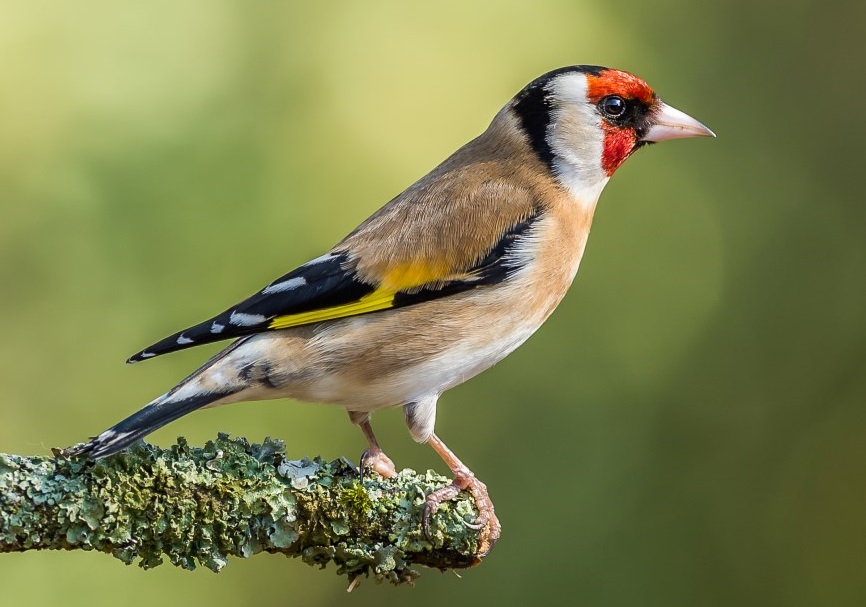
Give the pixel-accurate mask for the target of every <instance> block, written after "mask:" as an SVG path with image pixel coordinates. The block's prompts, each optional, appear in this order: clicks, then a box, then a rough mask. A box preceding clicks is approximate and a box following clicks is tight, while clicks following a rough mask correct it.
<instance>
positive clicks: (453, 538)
mask: <svg viewBox="0 0 866 607" xmlns="http://www.w3.org/2000/svg"><path fill="white" fill-rule="evenodd" d="M447 482H448V480H447V479H446V478H444V477H442V476H439V475H437V474H435V473H432V472H427V473H424V474H418V473H416V472H413V471H411V470H404V471H403V472H401V473H400V474H399V475H398V476H397V478H395V479H383V478H380V477H378V476H377V475H372V476H369V475H368V476H366V477H365V478H364V479H363V480H362V479H360V478H359V475H358V472H357V470H356V469H355V468H354V466H352V465H351V464H349V463H348V462H346V461H345V460H336V461H332V462H325V461H323V460H321V459H318V458H316V459H312V460H310V459H302V460H289V459H287V458H286V457H285V454H284V448H283V443H282V441H278V440H271V439H265V441H264V442H263V443H262V444H250V443H249V442H247V441H246V440H245V439H230V438H229V437H228V436H227V435H223V434H221V435H219V436H218V437H217V438H216V439H215V440H212V441H208V442H207V443H206V444H205V446H204V447H201V448H195V447H190V446H189V445H188V444H187V443H186V441H185V440H183V439H179V440H178V443H177V444H176V445H173V446H172V447H170V448H168V449H159V448H157V447H153V446H150V445H144V444H140V445H137V446H135V447H133V448H131V449H129V450H127V451H125V452H123V453H120V454H117V455H115V456H112V457H108V458H105V459H102V460H99V461H98V462H96V463H88V462H85V461H83V460H76V459H66V458H64V457H62V456H55V457H22V456H17V455H6V454H0V552H15V551H23V550H41V549H62V550H75V549H83V550H97V551H100V552H105V553H107V554H111V555H112V556H114V557H116V558H118V559H120V560H121V561H123V562H124V563H127V564H131V563H133V562H136V561H137V562H138V564H139V565H140V566H141V567H143V568H145V569H149V568H151V567H156V566H157V565H160V564H162V563H163V561H164V560H165V559H166V558H167V559H168V561H169V562H171V563H172V564H174V565H176V566H178V567H183V568H184V569H195V568H196V567H197V566H204V567H206V568H208V569H210V570H212V571H220V570H221V569H222V568H223V567H225V565H226V564H227V563H228V560H229V557H241V558H246V557H250V556H252V555H254V554H258V553H260V552H273V553H281V554H285V555H287V556H293V557H300V558H301V560H302V561H304V562H306V563H308V564H310V565H316V566H321V567H324V566H325V565H327V564H328V563H331V562H333V563H334V564H335V565H336V567H337V572H338V573H340V574H343V575H346V576H348V577H349V578H350V580H353V582H352V583H353V584H354V583H355V581H357V580H358V579H360V578H361V577H373V578H374V579H375V580H377V581H390V582H392V583H395V584H399V583H404V582H412V581H414V579H415V578H417V576H418V569H417V567H418V566H419V565H425V566H430V567H437V568H440V569H450V568H459V567H467V566H471V565H474V564H476V563H477V562H478V560H479V556H478V548H479V537H478V532H477V531H474V530H472V529H470V528H469V527H467V526H466V524H465V523H466V522H467V521H472V520H474V518H475V516H476V512H475V509H474V503H473V502H472V500H471V499H470V498H468V497H463V496H461V499H460V500H458V501H455V502H451V503H449V504H446V505H443V507H442V508H441V509H440V511H439V512H438V513H437V514H436V515H435V516H434V517H433V519H432V521H431V538H430V539H429V540H428V538H426V537H425V536H424V534H423V533H422V531H421V525H420V517H421V512H422V509H423V505H424V496H425V495H427V494H428V493H429V492H430V491H433V490H435V489H438V488H440V487H442V486H444V485H445V484H446V483H447Z"/></svg>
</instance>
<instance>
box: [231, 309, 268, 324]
mask: <svg viewBox="0 0 866 607" xmlns="http://www.w3.org/2000/svg"><path fill="white" fill-rule="evenodd" d="M266 320H267V318H266V317H264V316H262V315H261V314H244V313H243V312H232V314H231V316H229V322H230V323H231V324H233V325H235V326H236V327H251V326H253V325H260V324H262V323H263V322H265V321H266Z"/></svg>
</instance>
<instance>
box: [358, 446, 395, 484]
mask: <svg viewBox="0 0 866 607" xmlns="http://www.w3.org/2000/svg"><path fill="white" fill-rule="evenodd" d="M367 470H373V471H374V472H376V473H377V474H378V475H379V476H381V477H383V478H394V477H395V476H397V468H396V467H395V466H394V462H392V461H391V458H390V457H388V456H387V455H385V452H384V451H382V450H381V449H377V448H374V447H371V448H369V449H367V450H366V451H364V454H363V455H361V478H363V477H364V473H365V472H366V471H367Z"/></svg>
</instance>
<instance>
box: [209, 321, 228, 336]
mask: <svg viewBox="0 0 866 607" xmlns="http://www.w3.org/2000/svg"><path fill="white" fill-rule="evenodd" d="M225 328H226V326H225V325H221V324H219V323H218V322H217V321H213V324H212V325H211V326H210V332H211V333H222V332H223V329H225Z"/></svg>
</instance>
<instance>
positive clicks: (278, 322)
mask: <svg viewBox="0 0 866 607" xmlns="http://www.w3.org/2000/svg"><path fill="white" fill-rule="evenodd" d="M394 295H395V293H394V292H393V291H385V290H377V291H373V292H372V293H370V294H369V295H365V296H364V297H362V298H361V299H359V300H358V301H353V302H352V303H348V304H343V305H341V306H332V307H330V308H322V309H321V310H310V311H309V312H300V313H298V314H288V315H286V316H277V317H276V318H274V319H273V320H272V321H271V322H270V324H269V325H268V329H288V328H289V327H297V326H300V325H309V324H311V323H314V322H322V321H324V320H334V319H335V318H346V317H347V316H357V315H358V314H366V313H367V312H376V311H378V310H387V309H388V308H391V307H393V304H394Z"/></svg>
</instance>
